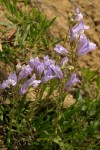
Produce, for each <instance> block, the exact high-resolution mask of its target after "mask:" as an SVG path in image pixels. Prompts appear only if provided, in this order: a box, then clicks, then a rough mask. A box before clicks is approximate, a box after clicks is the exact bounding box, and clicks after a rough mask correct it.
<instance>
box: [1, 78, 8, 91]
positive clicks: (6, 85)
mask: <svg viewBox="0 0 100 150" xmlns="http://www.w3.org/2000/svg"><path fill="white" fill-rule="evenodd" d="M5 88H10V86H9V84H8V80H5V81H3V83H2V84H0V89H1V90H2V89H5Z"/></svg>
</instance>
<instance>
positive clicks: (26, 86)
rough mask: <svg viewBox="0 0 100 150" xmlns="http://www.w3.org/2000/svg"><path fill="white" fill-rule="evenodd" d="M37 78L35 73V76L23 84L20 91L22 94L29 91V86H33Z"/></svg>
mask: <svg viewBox="0 0 100 150" xmlns="http://www.w3.org/2000/svg"><path fill="white" fill-rule="evenodd" d="M35 78H36V76H35V74H33V76H32V77H31V78H30V79H29V80H27V81H26V82H25V83H24V84H23V85H22V86H21V89H20V91H19V94H20V95H22V94H25V93H26V92H27V90H28V88H29V86H31V83H32V82H33V81H34V80H35Z"/></svg>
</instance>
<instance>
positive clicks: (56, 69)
mask: <svg viewBox="0 0 100 150" xmlns="http://www.w3.org/2000/svg"><path fill="white" fill-rule="evenodd" d="M50 68H51V69H52V70H53V71H54V73H55V75H56V76H57V77H58V78H60V79H63V73H62V71H61V69H60V67H59V66H57V65H56V66H55V65H50Z"/></svg>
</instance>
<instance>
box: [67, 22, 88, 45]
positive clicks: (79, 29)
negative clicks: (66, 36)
mask: <svg viewBox="0 0 100 150" xmlns="http://www.w3.org/2000/svg"><path fill="white" fill-rule="evenodd" d="M88 28H89V27H88V26H85V25H84V21H83V20H81V21H80V22H79V23H77V24H76V25H75V26H74V27H73V28H72V29H71V30H70V40H71V42H73V41H75V40H77V39H78V38H79V36H80V35H81V34H83V33H84V29H88Z"/></svg>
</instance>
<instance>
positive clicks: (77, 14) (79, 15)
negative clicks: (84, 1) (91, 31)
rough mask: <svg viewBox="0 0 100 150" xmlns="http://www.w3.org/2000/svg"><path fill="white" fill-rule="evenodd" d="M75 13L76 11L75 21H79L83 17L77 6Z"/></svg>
mask: <svg viewBox="0 0 100 150" xmlns="http://www.w3.org/2000/svg"><path fill="white" fill-rule="evenodd" d="M75 13H76V17H75V21H80V20H82V19H83V14H82V13H80V11H79V8H76V9H75Z"/></svg>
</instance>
